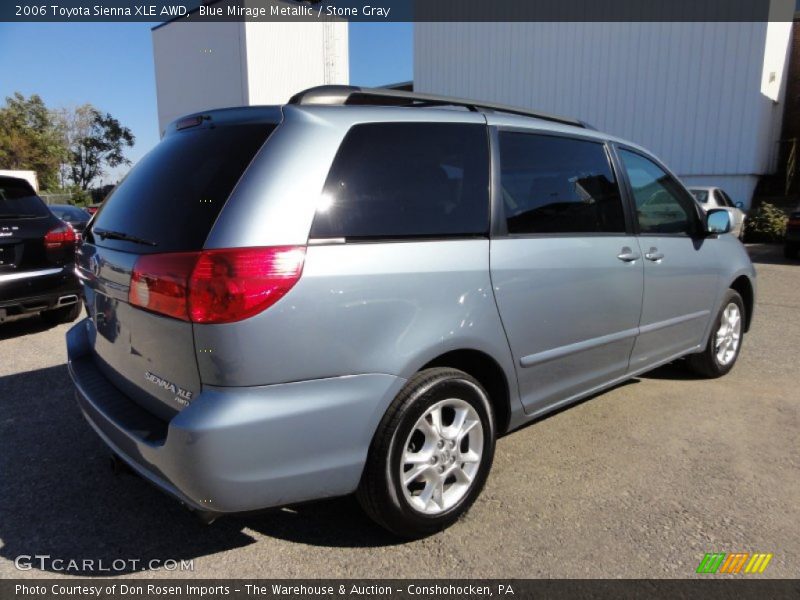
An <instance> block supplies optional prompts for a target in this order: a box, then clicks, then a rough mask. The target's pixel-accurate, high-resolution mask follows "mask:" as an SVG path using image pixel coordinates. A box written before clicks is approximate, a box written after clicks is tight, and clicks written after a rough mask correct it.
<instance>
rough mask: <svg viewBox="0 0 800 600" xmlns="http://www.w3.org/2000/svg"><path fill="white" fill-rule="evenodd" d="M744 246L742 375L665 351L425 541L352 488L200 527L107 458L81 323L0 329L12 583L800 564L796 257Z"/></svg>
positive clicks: (576, 572) (687, 573)
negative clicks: (378, 512)
mask: <svg viewBox="0 0 800 600" xmlns="http://www.w3.org/2000/svg"><path fill="white" fill-rule="evenodd" d="M750 251H751V255H752V256H753V259H754V262H756V269H757V272H758V286H759V291H758V298H757V308H756V315H755V320H754V323H753V327H752V329H751V331H750V333H749V334H748V335H746V337H745V338H744V346H743V350H742V354H741V356H740V358H739V362H738V364H737V366H736V367H735V369H734V370H733V371H732V372H731V373H730V374H729V375H728V376H726V377H724V378H722V379H719V380H714V381H706V380H701V379H696V378H694V377H693V376H692V375H690V374H689V373H688V372H687V371H686V370H685V369H684V368H683V367H682V366H681V365H680V364H679V363H676V364H672V365H668V366H666V367H663V368H660V369H658V370H657V371H654V372H652V373H649V374H647V375H645V376H642V377H639V378H637V379H635V380H632V381H631V382H628V383H626V384H624V385H621V386H618V387H616V388H614V389H612V390H610V391H607V392H605V393H602V394H600V395H597V396H595V397H594V398H591V399H589V400H587V401H584V402H581V403H580V404H577V405H575V406H572V407H571V408H569V409H567V410H563V411H561V412H559V413H557V414H554V415H552V416H550V417H547V418H544V419H542V420H540V421H538V422H536V423H534V424H532V425H529V426H527V427H525V428H523V429H521V430H519V431H516V432H514V433H512V434H510V435H508V436H506V437H504V438H503V439H501V440H500V441H499V442H498V447H497V454H496V457H495V464H494V468H493V470H492V473H491V475H490V477H489V481H488V483H487V485H486V488H485V490H484V492H483V494H482V496H481V497H480V498H479V499H478V501H477V502H476V504H475V506H474V507H473V508H472V510H471V511H470V512H469V513H468V514H467V516H466V517H465V518H464V519H463V520H461V521H460V522H459V523H457V524H456V525H455V526H454V527H452V528H451V529H449V530H447V531H445V532H443V533H441V534H438V535H435V536H432V537H430V538H427V539H424V540H420V541H414V542H403V541H398V540H396V539H394V538H392V537H391V536H389V535H388V534H385V533H384V532H383V531H382V530H380V529H378V528H377V527H376V526H374V525H373V524H372V523H371V522H370V521H369V520H368V519H367V518H366V517H365V516H364V515H363V514H362V513H361V511H360V509H359V507H358V504H357V503H356V501H355V500H354V499H352V498H343V499H337V500H330V501H324V502H318V503H313V504H308V505H303V506H297V507H290V508H284V509H278V510H273V511H269V512H266V513H263V514H259V515H256V516H248V517H237V518H228V519H222V520H220V521H217V522H216V523H214V524H213V525H210V526H205V525H202V524H201V523H200V522H199V521H198V520H197V519H195V518H194V517H193V516H192V515H191V514H189V513H188V512H187V511H185V510H184V509H183V508H182V507H181V506H180V505H179V504H178V503H177V502H175V501H173V500H172V499H170V498H168V497H166V496H164V495H163V494H161V493H160V492H159V491H157V490H156V489H154V488H152V487H150V486H149V485H147V484H146V483H145V482H144V481H143V480H141V479H139V478H137V477H134V476H131V475H124V474H123V475H114V474H113V473H112V472H111V469H110V468H109V455H108V451H107V450H106V448H105V446H104V445H103V444H102V443H101V441H100V440H99V439H98V438H97V436H96V435H95V434H94V433H93V432H92V431H91V429H90V427H89V426H88V424H87V423H85V421H84V420H83V418H82V416H81V415H80V413H79V411H78V408H77V406H76V405H75V402H74V400H73V396H72V391H71V388H70V383H69V377H68V375H67V369H66V366H65V360H66V352H65V347H64V334H65V332H66V331H67V329H68V326H67V325H62V326H58V327H54V328H48V327H47V326H46V325H45V324H44V323H42V322H41V321H40V320H39V319H38V318H36V319H32V320H29V321H25V322H17V323H10V324H5V325H0V489H1V490H2V493H0V578H11V577H57V576H77V575H102V576H118V577H202V578H215V577H238V578H255V577H268V578H279V577H371V578H393V577H402V578H406V577H414V578H420V577H498V578H510V577H518V578H528V577H675V578H683V577H691V576H694V574H695V569H696V568H697V566H698V563H699V562H700V560H701V559H702V558H703V556H704V554H705V553H707V552H726V553H728V552H768V553H773V554H774V558H773V559H772V561H771V563H770V564H769V566H768V568H767V569H766V571H765V572H764V574H763V576H764V577H784V578H786V577H798V576H800V535H798V531H799V530H798V523H800V443H799V440H800V410H799V409H798V405H799V404H800V360H799V359H798V355H799V354H800V352H799V350H800V262H798V261H794V262H789V261H785V260H784V259H783V258H782V255H781V251H780V248H779V247H772V246H752V247H750ZM35 555H46V556H49V557H50V558H49V559H34V558H31V559H30V560H27V559H24V558H23V559H21V560H18V557H20V556H31V557H34V556H35ZM57 559H61V560H62V562H57ZM15 560H16V561H17V563H18V564H20V565H21V566H23V567H25V566H27V565H30V568H29V569H25V570H18V569H17V568H16V567H15ZM37 560H38V561H39V562H37ZM70 560H73V561H78V562H77V563H75V564H77V569H74V568H70V563H69V561H70ZM85 560H91V561H94V562H93V563H92V564H93V565H94V568H96V567H97V566H98V565H100V564H102V565H105V566H106V567H111V566H112V565H113V564H114V562H113V561H120V560H122V561H124V562H125V566H124V567H121V568H118V569H112V570H111V571H105V572H98V571H96V570H95V571H89V570H88V569H86V570H84V569H83V568H82V567H81V565H82V564H87V563H83V562H82V561H85ZM170 560H176V561H178V563H179V562H180V561H181V560H184V561H188V562H187V563H186V564H191V568H192V569H193V570H185V571H180V570H177V571H173V570H168V569H167V567H164V566H162V565H164V564H165V561H166V564H167V565H170V566H174V565H173V563H170V562H169V561H170ZM151 561H154V562H151ZM121 564H122V562H117V563H116V565H117V566H119V565H121ZM706 577H707V576H706ZM732 577H733V576H732Z"/></svg>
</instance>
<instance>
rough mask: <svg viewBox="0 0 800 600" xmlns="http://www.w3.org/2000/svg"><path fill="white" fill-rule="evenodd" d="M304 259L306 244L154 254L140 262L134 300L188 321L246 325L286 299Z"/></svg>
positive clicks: (131, 294)
mask: <svg viewBox="0 0 800 600" xmlns="http://www.w3.org/2000/svg"><path fill="white" fill-rule="evenodd" d="M304 261H305V247H303V246H278V247H271V248H231V249H225V250H204V251H202V252H185V253H175V254H149V255H145V256H142V257H140V258H139V259H138V260H137V261H136V265H135V266H134V269H133V274H132V276H131V287H130V292H129V295H128V298H129V300H130V303H131V304H133V305H135V306H140V307H142V308H144V309H147V310H151V311H153V312H157V313H161V314H164V315H168V316H170V317H175V318H177V319H183V320H184V321H193V322H195V323H231V322H233V321H241V320H242V319H246V318H248V317H252V316H253V315H256V314H258V313H260V312H261V311H263V310H265V309H266V308H269V307H270V306H272V305H273V304H275V302H277V301H278V300H279V299H280V298H282V297H283V296H284V295H285V294H286V292H288V291H289V290H290V289H291V288H292V287H293V286H294V285H295V284H296V283H297V281H298V280H299V279H300V275H301V274H302V271H303V262H304Z"/></svg>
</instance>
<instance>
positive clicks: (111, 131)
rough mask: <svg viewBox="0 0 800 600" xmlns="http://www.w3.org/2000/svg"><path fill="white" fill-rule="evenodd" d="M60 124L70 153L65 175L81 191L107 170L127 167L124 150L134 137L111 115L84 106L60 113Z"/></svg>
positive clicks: (131, 143) (88, 105) (133, 140)
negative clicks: (120, 166) (121, 166)
mask: <svg viewBox="0 0 800 600" xmlns="http://www.w3.org/2000/svg"><path fill="white" fill-rule="evenodd" d="M60 121H61V129H62V132H63V137H64V141H65V144H66V145H67V148H68V150H69V156H68V162H67V165H66V170H67V175H68V177H69V178H70V179H71V180H72V182H73V183H74V184H75V185H77V186H78V187H79V188H80V189H82V190H88V189H89V187H90V186H91V184H92V182H93V181H95V180H96V179H97V178H98V177H100V176H102V175H103V172H104V169H105V168H106V167H112V168H113V167H117V166H119V165H129V164H130V162H131V161H130V160H128V159H127V158H126V157H125V149H126V148H130V147H132V146H133V144H134V142H135V141H136V138H135V137H134V135H133V133H131V130H130V129H128V128H127V127H124V126H123V125H122V124H121V123H120V122H119V121H118V120H117V119H115V118H114V117H112V116H111V115H110V114H108V113H105V114H103V113H101V112H100V111H99V110H97V109H96V108H94V107H93V106H92V105H91V104H84V105H83V106H79V107H78V108H76V109H74V110H72V111H66V110H65V111H62V113H61V117H60Z"/></svg>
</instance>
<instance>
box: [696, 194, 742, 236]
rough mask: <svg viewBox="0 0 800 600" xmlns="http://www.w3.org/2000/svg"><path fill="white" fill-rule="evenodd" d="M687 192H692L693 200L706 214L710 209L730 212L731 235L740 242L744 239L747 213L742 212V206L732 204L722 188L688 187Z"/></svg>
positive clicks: (738, 203)
mask: <svg viewBox="0 0 800 600" xmlns="http://www.w3.org/2000/svg"><path fill="white" fill-rule="evenodd" d="M689 191H690V192H692V195H693V196H694V199H695V200H697V203H698V204H699V205H700V208H702V209H703V210H704V211H706V212H708V210H710V209H712V208H724V209H726V210H727V211H728V212H730V213H731V217H732V218H733V219H732V220H733V229H731V233H732V234H733V235H735V236H737V237H738V238H739V239H740V240H741V239H742V238H743V237H744V219H745V217H747V213H745V212H744V204H742V203H741V202H734V201H733V200H731V197H730V196H728V194H726V193H725V191H724V190H722V188H718V187H713V186H708V187H690V188H689Z"/></svg>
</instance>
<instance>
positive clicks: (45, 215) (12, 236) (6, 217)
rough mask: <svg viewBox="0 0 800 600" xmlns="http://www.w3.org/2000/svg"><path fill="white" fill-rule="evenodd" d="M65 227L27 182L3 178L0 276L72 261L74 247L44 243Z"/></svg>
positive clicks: (0, 220)
mask: <svg viewBox="0 0 800 600" xmlns="http://www.w3.org/2000/svg"><path fill="white" fill-rule="evenodd" d="M63 226H64V224H63V223H62V222H61V221H59V220H58V219H57V218H56V217H55V216H54V215H53V214H51V213H50V211H49V210H48V209H47V205H45V203H44V202H43V201H42V199H41V198H39V197H38V196H37V195H36V193H35V192H34V191H33V188H32V187H30V184H28V182H27V181H24V180H22V179H16V178H11V177H0V274H8V273H23V272H26V271H37V270H42V269H47V268H53V267H60V266H63V265H64V264H66V263H68V262H69V261H70V260H72V251H73V246H72V245H71V244H61V243H56V242H55V241H54V242H53V243H51V244H48V243H46V240H45V237H46V236H47V234H48V233H49V232H50V231H53V235H57V234H56V232H57V230H58V229H59V228H60V227H63ZM51 238H52V236H51Z"/></svg>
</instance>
